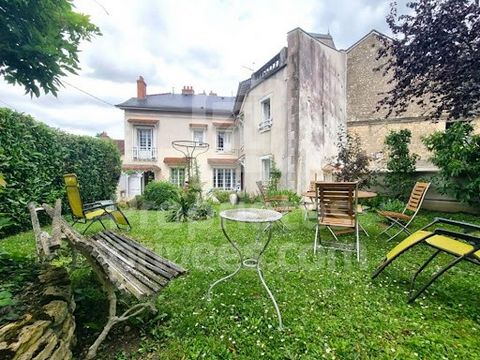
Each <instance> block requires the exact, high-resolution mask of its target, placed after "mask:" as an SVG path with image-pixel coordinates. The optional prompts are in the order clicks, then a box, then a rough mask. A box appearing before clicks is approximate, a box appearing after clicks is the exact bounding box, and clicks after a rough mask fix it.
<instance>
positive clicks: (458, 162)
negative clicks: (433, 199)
mask: <svg viewBox="0 0 480 360" xmlns="http://www.w3.org/2000/svg"><path fill="white" fill-rule="evenodd" d="M423 142H424V144H425V145H426V146H427V149H428V150H430V151H431V152H432V153H433V155H432V157H431V160H432V163H433V164H434V165H436V166H438V168H439V169H440V171H439V173H438V175H437V179H438V180H439V185H440V186H439V190H440V192H441V193H442V194H449V195H452V196H454V197H455V198H456V199H457V200H460V201H464V202H467V203H469V204H472V205H478V204H479V203H480V135H475V134H473V127H472V125H471V124H469V123H467V122H457V123H455V124H452V126H450V127H449V128H448V129H447V130H446V131H445V132H443V131H442V132H440V131H438V132H435V133H433V134H432V135H430V136H428V137H426V138H424V139H423Z"/></svg>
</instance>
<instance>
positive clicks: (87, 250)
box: [29, 201, 186, 359]
mask: <svg viewBox="0 0 480 360" xmlns="http://www.w3.org/2000/svg"><path fill="white" fill-rule="evenodd" d="M60 207H61V204H60V203H59V201H57V203H56V206H55V209H54V208H52V207H50V206H49V205H47V204H43V205H42V207H40V208H38V207H35V205H33V204H30V205H29V208H30V212H31V215H32V225H33V229H34V232H35V238H36V240H37V252H38V254H39V257H40V259H41V260H45V259H47V260H48V259H50V258H51V257H52V253H53V252H54V251H55V249H56V248H58V242H59V240H58V238H59V237H60V234H61V236H62V237H63V238H65V239H66V240H67V241H68V243H69V245H70V246H71V247H72V249H73V250H74V251H78V252H79V253H80V254H81V255H83V256H84V257H85V258H86V260H87V261H88V263H89V264H90V265H91V266H92V268H93V270H94V271H95V273H96V275H97V277H98V279H99V280H100V282H101V284H102V286H103V289H104V290H105V292H106V293H107V296H108V301H109V314H108V321H107V324H106V325H105V327H104V329H103V331H102V332H101V333H100V335H99V336H98V338H97V339H96V340H95V342H94V343H93V345H92V346H91V347H90V348H89V350H88V354H87V356H86V358H87V359H92V358H94V357H95V355H96V352H97V349H98V347H99V345H100V344H101V343H102V341H103V340H104V339H105V338H106V336H107V335H108V333H109V331H110V329H111V328H112V326H114V325H115V324H118V323H119V322H122V321H125V320H127V319H129V318H131V317H133V316H136V315H139V314H140V313H141V312H142V311H144V310H146V309H150V310H151V311H153V312H155V311H156V308H155V306H154V297H155V295H156V294H158V293H159V291H160V290H162V289H163V288H164V287H165V286H166V285H167V284H168V283H169V281H170V280H172V279H174V278H176V277H178V276H180V275H182V274H184V273H185V272H186V270H184V269H183V268H181V267H180V266H178V265H176V264H174V263H172V262H170V261H168V260H167V259H165V258H163V257H161V256H159V255H158V254H156V253H154V252H153V251H150V250H149V249H147V248H145V247H144V246H142V245H141V244H139V243H138V242H136V241H135V240H133V239H131V238H128V237H127V236H125V235H121V234H118V233H115V232H113V231H103V232H101V233H98V234H96V235H95V236H93V237H92V238H86V237H84V236H82V235H81V234H80V233H79V232H77V231H76V230H75V229H73V228H72V226H70V225H69V224H68V223H67V222H66V221H65V220H64V219H63V218H62V217H61V214H60V210H59V209H60ZM39 210H45V211H46V212H47V214H48V215H49V216H50V217H51V218H52V219H53V220H52V236H49V235H48V234H46V233H45V232H42V231H41V229H40V226H39V225H38V218H37V211H39ZM116 290H120V291H121V292H122V293H124V294H126V295H128V296H133V297H135V298H136V299H137V300H142V301H143V300H146V301H145V302H142V303H137V304H136V305H134V306H132V307H130V308H129V309H128V310H127V311H125V312H124V313H123V314H121V315H117V296H116Z"/></svg>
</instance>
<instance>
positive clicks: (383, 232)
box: [378, 222, 395, 236]
mask: <svg viewBox="0 0 480 360" xmlns="http://www.w3.org/2000/svg"><path fill="white" fill-rule="evenodd" d="M394 226H395V223H394V222H390V226H389V227H387V228H386V229H385V230H383V231H382V232H381V233H380V234H378V236H380V235H383V234H385V233H386V232H387V231H388V230H390V229H391V228H392V227H394Z"/></svg>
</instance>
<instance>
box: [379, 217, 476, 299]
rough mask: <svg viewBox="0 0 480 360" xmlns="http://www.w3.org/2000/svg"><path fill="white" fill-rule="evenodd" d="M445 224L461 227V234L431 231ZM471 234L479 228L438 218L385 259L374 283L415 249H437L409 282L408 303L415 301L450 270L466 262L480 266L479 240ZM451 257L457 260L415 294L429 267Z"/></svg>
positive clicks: (390, 252)
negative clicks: (443, 256) (436, 260)
mask: <svg viewBox="0 0 480 360" xmlns="http://www.w3.org/2000/svg"><path fill="white" fill-rule="evenodd" d="M439 224H446V225H450V226H455V227H458V228H460V229H461V230H462V232H457V231H453V230H447V229H443V228H436V229H434V230H433V231H429V230H428V229H429V228H431V227H433V226H434V225H436V226H438V225H439ZM472 232H480V226H478V225H474V224H469V223H465V222H460V221H454V220H449V219H443V218H436V219H435V220H434V221H433V222H431V223H430V224H428V225H427V226H425V227H424V228H423V229H421V230H419V231H416V232H415V233H413V234H412V235H410V236H408V237H407V238H406V239H405V240H403V241H402V242H400V243H399V244H398V245H397V246H395V247H394V248H393V249H392V250H390V251H389V252H388V253H387V255H386V256H385V258H384V260H383V262H382V263H381V264H380V265H379V266H378V267H377V269H376V270H375V271H374V273H373V275H372V279H375V278H376V277H377V276H378V275H379V274H380V273H381V272H382V271H383V270H384V269H385V268H386V267H387V266H388V265H389V264H390V263H392V262H393V261H394V260H395V259H396V258H398V257H399V256H400V255H402V254H403V253H405V252H406V251H408V250H410V249H411V248H413V247H414V246H416V245H419V244H425V245H428V246H430V247H431V248H433V249H435V252H434V253H433V254H432V255H431V256H430V257H429V258H428V259H427V260H426V261H425V262H424V263H423V264H422V266H420V268H419V269H418V270H417V271H416V272H415V274H414V275H413V276H412V279H411V281H410V289H409V294H408V302H413V301H415V299H416V298H418V296H420V294H422V293H423V292H424V291H425V290H426V289H427V288H428V287H429V286H430V285H431V284H432V283H433V282H434V281H435V280H436V279H438V278H439V277H440V276H441V275H442V274H443V273H445V272H446V271H447V270H449V269H450V268H452V267H453V266H455V265H456V264H458V263H459V262H461V261H462V260H466V261H468V262H471V263H474V264H477V265H480V237H478V236H474V235H472V234H469V233H472ZM442 252H443V253H447V254H449V255H452V256H453V257H454V259H453V260H452V261H450V262H449V263H448V264H446V265H445V266H443V267H442V268H441V269H440V270H438V271H437V272H435V273H434V274H433V275H432V276H431V277H430V279H429V280H428V281H426V282H425V284H424V285H423V286H421V287H420V289H418V290H416V291H415V283H416V279H417V277H418V275H419V274H420V273H421V272H422V271H423V270H424V269H425V268H426V267H427V265H428V264H429V263H430V262H431V261H432V260H433V259H434V258H435V257H437V256H438V255H439V254H440V253H442Z"/></svg>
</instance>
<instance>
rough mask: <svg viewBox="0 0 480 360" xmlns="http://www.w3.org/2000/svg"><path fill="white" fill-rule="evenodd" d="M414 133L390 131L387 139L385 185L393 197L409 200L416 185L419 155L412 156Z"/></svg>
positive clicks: (406, 130) (404, 130)
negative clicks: (410, 148) (415, 176)
mask: <svg viewBox="0 0 480 360" xmlns="http://www.w3.org/2000/svg"><path fill="white" fill-rule="evenodd" d="M411 138H412V133H411V131H410V130H408V129H402V130H399V131H390V133H389V134H388V135H387V137H386V138H385V145H386V148H387V154H388V160H387V170H388V172H387V173H386V174H385V185H386V187H387V190H388V192H389V193H390V195H391V196H393V197H395V198H397V199H400V200H407V199H408V195H409V194H410V192H411V190H412V187H413V184H414V174H415V164H416V162H417V159H418V155H417V154H410V150H409V149H408V145H409V144H410V140H411Z"/></svg>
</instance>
